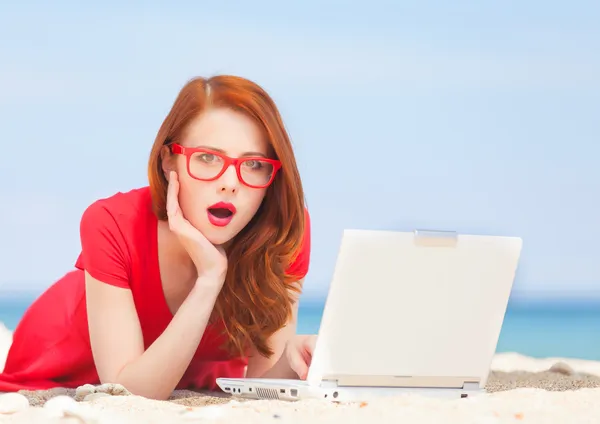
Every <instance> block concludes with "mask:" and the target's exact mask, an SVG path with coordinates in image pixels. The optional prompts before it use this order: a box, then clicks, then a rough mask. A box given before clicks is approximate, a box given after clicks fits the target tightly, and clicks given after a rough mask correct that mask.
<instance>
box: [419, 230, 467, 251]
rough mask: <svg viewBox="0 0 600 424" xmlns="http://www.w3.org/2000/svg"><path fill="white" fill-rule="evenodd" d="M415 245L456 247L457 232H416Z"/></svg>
mask: <svg viewBox="0 0 600 424" xmlns="http://www.w3.org/2000/svg"><path fill="white" fill-rule="evenodd" d="M414 235H415V238H414V243H415V245H417V246H422V247H455V246H456V244H457V243H458V233H457V232H456V231H443V230H415V231H414Z"/></svg>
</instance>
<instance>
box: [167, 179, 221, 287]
mask: <svg viewBox="0 0 600 424" xmlns="http://www.w3.org/2000/svg"><path fill="white" fill-rule="evenodd" d="M178 195H179V180H178V177H177V173H176V172H174V171H171V173H170V174H169V188H168V190H167V216H168V219H169V229H170V230H171V231H172V232H173V233H175V234H177V236H178V237H179V240H180V241H181V244H182V245H183V247H184V248H185V250H186V251H187V252H188V254H189V255H190V258H191V259H192V261H193V262H194V265H195V266H196V270H197V271H198V278H201V277H208V278H210V279H215V280H216V281H217V283H218V284H220V286H222V285H223V282H224V281H225V275H226V274H227V255H226V254H225V249H223V248H222V247H221V246H215V245H214V244H212V243H211V242H210V241H208V239H207V238H206V237H205V236H204V234H202V233H201V232H200V231H199V230H198V229H197V228H196V227H194V226H193V225H192V224H191V223H190V222H189V221H188V220H187V219H185V217H184V216H183V212H182V211H181V208H180V207H179V198H178Z"/></svg>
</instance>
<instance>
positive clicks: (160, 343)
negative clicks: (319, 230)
mask: <svg viewBox="0 0 600 424" xmlns="http://www.w3.org/2000/svg"><path fill="white" fill-rule="evenodd" d="M148 177H149V186H148V187H144V188H137V189H133V190H131V191H128V192H126V193H117V194H115V195H113V196H111V197H108V198H105V199H100V200H97V201H96V202H94V203H92V204H91V205H90V206H89V207H88V208H87V209H86V210H85V212H84V214H83V217H82V219H81V223H80V233H81V246H82V250H81V254H80V255H79V257H78V259H77V261H76V264H75V268H76V269H75V270H73V271H71V272H69V273H67V274H66V275H65V276H64V277H62V278H61V279H60V280H58V281H57V282H55V283H54V284H53V285H52V286H50V288H48V290H47V291H45V292H44V293H43V294H42V295H41V296H40V297H39V298H38V299H37V300H36V301H35V302H34V303H33V304H32V305H31V306H30V307H29V309H28V310H27V311H26V312H25V314H24V316H23V318H22V320H21V322H20V323H19V325H18V326H17V328H16V330H15V332H14V335H13V344H12V346H11V349H10V351H9V353H8V358H7V360H6V366H5V368H4V372H3V373H2V374H0V391H17V390H21V389H29V390H37V389H48V388H52V387H77V386H80V385H83V384H88V383H89V384H100V383H119V384H122V385H123V386H125V387H126V388H127V389H128V390H129V391H131V392H132V393H134V394H138V395H141V396H145V397H148V398H154V399H166V398H168V397H169V396H170V395H171V393H172V391H173V390H174V389H176V388H188V389H208V390H217V388H218V386H217V385H216V381H215V380H216V378H218V377H243V376H248V377H270V378H298V377H299V378H306V373H307V369H308V365H309V364H310V358H311V354H312V349H313V345H314V339H315V337H314V336H302V335H296V319H297V311H298V296H299V293H300V291H301V288H302V284H303V280H304V277H305V275H306V274H307V272H308V267H309V260H310V223H309V216H308V212H307V211H306V208H305V203H304V192H303V190H302V184H301V181H300V176H299V173H298V168H297V166H296V161H295V158H294V152H293V151H292V146H291V143H290V140H289V138H288V134H287V133H286V130H285V128H284V125H283V122H282V120H281V117H280V115H279V112H278V110H277V107H276V106H275V104H274V103H273V100H272V99H271V98H270V97H269V95H268V94H267V93H266V92H265V91H264V90H263V89H261V88H260V87H259V86H257V85H256V84H254V83H253V82H251V81H248V80H246V79H243V78H239V77H234V76H217V77H213V78H210V79H203V78H197V79H193V80H192V81H190V82H189V83H188V84H187V85H185V86H184V87H183V89H182V90H181V92H180V93H179V95H178V97H177V99H176V100H175V103H174V105H173V107H172V109H171V111H170V112H169V114H168V115H167V117H166V119H165V120H164V122H163V123H162V126H161V127H160V129H159V131H158V135H157V137H156V140H155V142H154V145H153V147H152V150H151V153H150V160H149V164H148Z"/></svg>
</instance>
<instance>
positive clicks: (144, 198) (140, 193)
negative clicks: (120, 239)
mask: <svg viewBox="0 0 600 424" xmlns="http://www.w3.org/2000/svg"><path fill="white" fill-rule="evenodd" d="M151 207H152V204H151V198H150V189H149V188H148V187H142V188H137V189H133V190H130V191H128V192H118V193H115V194H113V195H112V196H110V197H105V198H102V199H98V200H96V201H95V202H93V203H92V204H90V205H89V206H88V207H87V208H86V209H85V211H84V212H83V215H82V218H81V222H82V223H101V222H102V221H103V220H105V219H109V218H112V219H115V220H125V221H127V220H128V218H129V219H130V218H133V217H136V216H140V212H142V214H145V213H147V212H148V211H149V210H151ZM149 208H150V209H149Z"/></svg>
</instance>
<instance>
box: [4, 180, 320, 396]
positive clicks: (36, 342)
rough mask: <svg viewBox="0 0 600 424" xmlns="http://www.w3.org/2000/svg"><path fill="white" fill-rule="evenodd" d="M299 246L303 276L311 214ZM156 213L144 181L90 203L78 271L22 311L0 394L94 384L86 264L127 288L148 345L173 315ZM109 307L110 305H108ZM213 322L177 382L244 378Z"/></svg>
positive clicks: (241, 363) (200, 384)
mask: <svg viewBox="0 0 600 424" xmlns="http://www.w3.org/2000/svg"><path fill="white" fill-rule="evenodd" d="M306 217H307V225H306V227H307V228H306V232H305V236H304V243H303V247H302V252H301V253H300V255H299V256H298V259H297V260H296V262H295V263H294V264H292V266H291V267H290V268H289V269H288V272H289V273H292V274H293V275H298V276H299V278H301V277H303V276H304V275H306V273H307V272H308V265H309V260H310V224H309V221H308V212H307V213H306ZM157 225H158V222H157V219H156V217H155V216H154V214H153V213H152V209H151V198H150V190H149V188H148V187H145V188H141V189H135V190H132V191H130V192H127V193H117V194H115V195H114V196H112V197H109V198H106V199H101V200H98V201H97V202H94V203H93V204H92V205H91V206H90V207H89V208H88V209H87V210H86V211H85V213H84V214H83V217H82V220H81V228H80V232H81V245H82V250H81V254H80V255H79V258H78V259H77V262H76V264H75V268H77V269H76V270H73V271H71V272H69V273H67V274H66V275H65V276H64V277H62V278H61V279H60V280H58V281H57V282H56V283H54V284H53V285H52V286H51V287H49V288H48V289H47V290H46V291H45V292H44V293H43V294H42V295H41V296H40V297H39V298H38V299H37V300H35V302H33V304H32V305H31V306H30V307H29V308H28V309H27V311H26V312H25V314H24V315H23V317H22V319H21V321H20V323H19V325H18V326H17V328H16V329H15V332H14V334H13V343H12V346H11V348H10V351H9V353H8V357H7V360H6V365H5V368H4V372H3V373H1V374H0V392H3V391H4V392H11V391H18V390H23V389H25V390H41V389H48V388H52V387H69V388H73V387H77V386H80V385H83V384H87V383H89V384H99V383H100V381H99V377H98V373H97V372H96V367H95V365H94V360H93V357H92V350H91V347H90V337H89V331H88V323H87V313H86V303H85V281H84V271H83V270H84V269H86V270H87V271H88V272H89V273H90V275H92V276H93V277H94V278H96V279H98V280H100V281H103V282H105V283H107V284H110V285H114V286H117V287H122V288H127V289H131V291H132V293H133V298H134V302H135V306H136V309H137V313H138V316H139V319H140V325H141V328H142V332H143V336H144V346H145V348H148V347H149V346H150V345H151V344H152V343H153V342H154V340H156V338H157V337H158V336H160V335H161V334H162V332H163V331H164V330H165V329H166V327H167V325H168V324H169V322H170V321H171V319H172V318H173V315H172V314H171V312H170V310H169V308H168V306H167V303H166V300H165V297H164V294H163V290H162V283H161V280H160V272H159V267H158V246H157ZM106 312H107V313H110V311H109V310H108V311H106ZM219 330H220V328H218V326H216V325H212V326H208V327H207V328H206V330H205V332H204V336H203V338H202V340H201V342H200V345H199V346H198V349H197V351H196V353H195V355H194V357H193V359H192V361H191V363H190V365H189V367H188V369H187V371H186V372H185V374H184V376H183V377H182V379H181V381H180V382H179V384H178V386H177V388H180V389H181V388H188V389H209V390H217V388H218V386H217V385H216V382H215V379H216V378H217V377H241V376H243V373H244V368H245V366H246V365H247V360H246V358H234V357H230V356H229V355H227V353H226V352H224V351H223V350H221V349H220V346H221V343H222V342H223V341H224V339H223V336H222V335H221V333H220V331H219Z"/></svg>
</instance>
